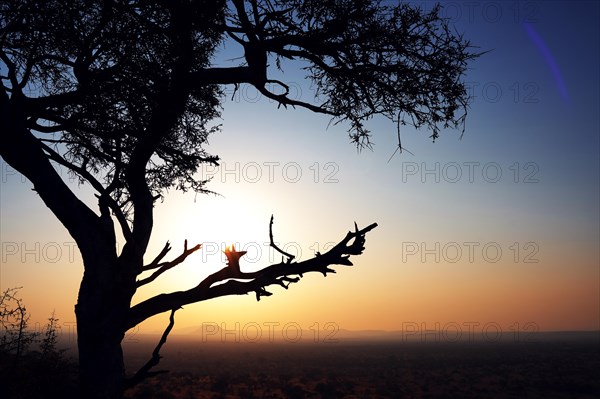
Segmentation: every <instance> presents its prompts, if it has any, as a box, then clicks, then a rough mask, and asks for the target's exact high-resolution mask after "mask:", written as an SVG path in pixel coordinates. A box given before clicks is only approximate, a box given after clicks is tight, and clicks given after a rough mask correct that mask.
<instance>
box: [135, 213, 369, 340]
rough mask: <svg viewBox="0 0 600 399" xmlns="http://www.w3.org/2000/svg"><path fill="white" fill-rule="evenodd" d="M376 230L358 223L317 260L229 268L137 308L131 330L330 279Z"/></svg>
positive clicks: (154, 298)
mask: <svg viewBox="0 0 600 399" xmlns="http://www.w3.org/2000/svg"><path fill="white" fill-rule="evenodd" d="M375 227H377V223H373V224H371V225H369V226H367V227H365V228H364V229H362V230H359V229H358V227H357V226H356V224H355V230H354V231H353V232H352V231H349V232H348V233H347V234H346V236H345V237H344V238H343V239H342V240H341V241H340V242H339V243H338V244H337V245H335V246H334V247H333V248H332V249H331V250H329V251H328V252H326V253H324V254H317V255H316V256H315V257H314V258H311V259H308V260H305V261H302V262H290V263H284V262H281V263H277V264H274V265H270V266H267V267H266V268H264V269H262V270H259V271H256V272H250V273H245V272H242V271H240V270H235V269H234V268H231V267H225V268H223V269H221V270H219V271H217V272H215V273H213V274H211V275H210V276H208V277H207V278H206V279H204V280H203V281H202V282H201V283H200V284H198V286H196V287H194V288H192V289H189V290H187V291H178V292H172V293H169V294H160V295H157V296H155V297H152V298H149V299H147V300H145V301H143V302H141V303H139V304H137V305H135V306H133V307H132V308H131V310H130V315H129V327H130V328H131V327H133V326H135V325H137V324H139V323H141V322H142V321H144V320H145V319H147V318H149V317H151V316H154V315H156V314H159V313H162V312H165V311H167V310H170V309H174V308H179V307H181V306H183V305H186V304H190V303H195V302H201V301H205V300H207V299H212V298H217V297H221V296H226V295H244V294H248V293H251V292H255V293H256V298H257V299H260V298H261V297H263V296H270V295H271V293H270V292H268V291H267V290H266V288H265V287H267V286H269V285H279V286H282V287H284V288H287V287H288V286H289V285H290V284H291V283H295V282H298V281H299V280H300V278H301V277H302V276H303V275H304V274H305V273H309V272H319V273H322V274H323V275H324V276H327V273H335V270H333V269H332V268H330V267H329V266H332V265H344V266H352V262H351V261H350V256H351V255H360V254H362V252H363V251H364V244H365V234H366V233H368V232H369V231H371V230H373V229H374V228H375ZM290 276H297V277H290ZM238 280H247V281H238ZM217 283H218V284H217Z"/></svg>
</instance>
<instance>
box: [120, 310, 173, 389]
mask: <svg viewBox="0 0 600 399" xmlns="http://www.w3.org/2000/svg"><path fill="white" fill-rule="evenodd" d="M177 310H178V309H171V316H169V325H168V326H167V328H166V329H165V331H164V332H163V334H162V336H161V337H160V340H159V341H158V344H157V345H156V348H154V351H153V352H152V357H151V358H150V360H148V362H146V364H144V365H143V366H142V367H141V368H140V369H139V370H138V371H137V372H136V373H135V374H134V376H133V377H131V378H130V379H129V380H127V381H126V382H125V389H129V388H132V387H133V386H135V385H137V384H139V383H140V382H142V381H143V380H145V379H146V378H149V377H153V376H155V375H158V374H164V373H168V372H169V370H157V371H150V370H151V369H152V368H153V367H156V366H157V365H158V363H159V362H160V359H162V356H161V355H160V350H161V348H162V346H163V345H164V344H165V343H166V342H167V337H168V336H169V333H170V332H171V330H172V329H173V326H174V325H175V312H176V311H177Z"/></svg>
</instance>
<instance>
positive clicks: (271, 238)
mask: <svg viewBox="0 0 600 399" xmlns="http://www.w3.org/2000/svg"><path fill="white" fill-rule="evenodd" d="M269 240H271V247H273V248H274V249H275V250H276V251H277V252H279V253H280V254H282V255H283V256H285V257H287V258H288V260H287V263H290V262H291V261H293V260H294V258H295V256H294V255H292V254H290V253H287V252H285V251H283V250H282V249H281V248H279V247H278V246H277V245H275V242H274V241H273V215H271V221H270V222H269ZM281 261H282V262H283V259H282V260H281Z"/></svg>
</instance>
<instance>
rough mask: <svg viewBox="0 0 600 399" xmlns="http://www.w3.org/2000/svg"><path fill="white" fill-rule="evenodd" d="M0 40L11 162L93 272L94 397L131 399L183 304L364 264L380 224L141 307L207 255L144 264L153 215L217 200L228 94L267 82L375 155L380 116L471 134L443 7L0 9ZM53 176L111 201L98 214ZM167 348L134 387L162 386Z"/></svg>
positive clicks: (467, 50) (70, 5)
mask: <svg viewBox="0 0 600 399" xmlns="http://www.w3.org/2000/svg"><path fill="white" fill-rule="evenodd" d="M388 4H389V5H388ZM0 44H1V46H0V47H1V50H0V60H1V63H0V73H1V75H2V77H1V79H2V92H1V93H0V122H1V126H2V140H1V141H0V155H1V156H2V158H3V159H4V160H5V161H6V162H7V163H8V164H9V165H11V166H12V167H13V168H14V169H15V170H17V171H19V172H20V173H22V174H23V175H24V176H26V177H27V178H28V179H29V180H30V181H31V183H32V184H33V186H34V189H35V191H36V192H37V194H38V195H39V196H40V198H41V199H42V200H43V201H44V203H45V204H46V206H47V207H48V208H49V209H50V210H51V211H52V212H53V213H54V215H55V216H56V217H57V218H58V219H59V221H60V222H61V223H62V224H63V225H64V226H65V227H66V228H67V230H68V232H69V233H70V235H71V236H72V237H73V239H74V240H75V241H76V242H77V245H78V248H79V250H80V252H81V255H82V258H83V263H84V265H83V266H84V275H83V279H82V282H81V286H80V290H79V296H78V299H77V305H76V308H75V313H76V317H77V337H78V347H79V361H80V369H81V383H82V392H83V395H84V396H85V397H86V398H116V397H119V396H120V395H121V393H122V391H123V389H124V388H125V387H126V386H127V382H126V380H125V372H124V366H123V354H122V350H121V341H122V340H123V337H124V334H125V332H126V331H127V330H128V329H130V328H132V327H134V326H136V325H137V324H139V323H140V322H142V321H144V320H146V319H147V318H149V317H152V316H154V315H156V314H159V313H162V312H166V311H171V316H173V315H174V313H175V311H176V310H177V309H179V308H180V307H181V306H182V305H185V304H189V303H193V302H198V301H203V300H207V299H211V298H215V297H219V296H224V295H235V294H245V293H248V292H255V293H256V296H257V298H258V299H260V297H261V296H265V295H271V294H270V293H269V292H268V291H267V290H266V288H265V287H267V286H269V285H274V284H275V285H280V286H283V287H286V288H287V286H288V285H289V284H290V283H293V282H296V281H298V279H299V277H301V276H302V275H303V274H304V273H307V272H321V273H323V274H324V275H326V274H327V273H330V272H333V269H331V268H330V266H331V265H336V264H339V265H351V264H352V263H351V262H350V259H349V257H350V256H351V255H358V254H361V253H362V251H363V249H364V248H363V245H364V242H365V234H366V233H367V232H368V231H370V230H371V229H373V228H374V227H375V226H376V225H375V224H372V225H370V226H368V227H366V228H364V229H362V230H361V229H358V227H357V228H356V229H355V231H353V232H349V233H348V234H347V235H346V236H345V237H344V238H343V239H342V240H341V241H340V242H339V244H337V245H336V246H335V247H333V248H332V249H331V250H330V251H329V252H327V253H324V254H317V256H316V257H315V258H313V259H309V260H306V261H303V262H294V261H293V257H292V256H289V255H288V254H285V253H284V252H283V251H280V252H282V254H283V255H284V256H285V257H286V261H282V262H281V263H279V264H275V265H271V266H269V267H266V268H264V269H263V270H261V271H259V272H255V273H243V272H241V271H239V270H237V269H235V268H234V267H226V268H224V269H223V270H221V271H219V272H216V273H214V274H212V275H210V276H209V277H207V278H206V279H205V280H204V281H201V282H199V284H198V285H197V286H196V287H195V288H192V289H189V290H187V291H180V292H172V293H166V294H161V295H157V296H155V297H152V298H150V299H147V300H145V301H142V302H141V303H139V304H137V305H135V306H131V301H132V297H133V295H134V294H135V293H136V290H137V289H138V288H139V287H140V286H142V285H144V284H147V283H150V282H152V281H153V280H154V279H155V278H157V277H158V276H159V275H160V274H162V273H163V272H165V271H167V270H168V269H170V268H172V267H174V266H176V265H178V264H180V263H181V262H183V261H184V260H185V259H186V257H187V256H189V255H190V254H191V253H193V252H194V251H196V250H198V249H199V248H200V246H199V245H196V246H193V247H188V246H187V242H186V244H185V245H184V248H183V252H182V253H181V255H179V256H178V257H177V258H175V259H174V260H172V261H163V259H164V258H165V256H166V255H167V253H168V252H169V251H170V249H171V246H170V245H169V243H167V244H166V245H165V247H164V248H163V250H162V251H161V252H160V253H159V254H158V255H157V256H156V258H155V259H154V260H153V261H152V262H150V263H149V264H144V262H143V257H144V254H145V252H146V250H147V247H148V242H149V240H150V235H151V233H152V228H153V215H152V211H153V207H154V204H155V202H156V201H157V200H158V199H160V198H161V197H162V196H163V195H164V193H165V191H166V190H167V189H168V188H171V187H175V188H176V189H179V190H183V191H186V190H193V191H195V192H200V193H202V192H205V191H206V188H205V187H206V186H205V183H206V182H205V181H202V180H197V179H196V178H195V177H194V172H195V171H196V170H197V169H198V168H199V166H200V165H202V164H207V163H208V164H217V162H218V160H219V158H218V157H217V156H214V155H210V154H208V153H207V152H206V151H205V150H204V148H203V144H204V143H205V142H206V139H207V137H208V136H209V135H210V134H211V133H213V132H215V131H216V130H218V126H217V125H216V124H214V122H213V121H214V120H215V118H216V117H218V116H219V105H220V104H221V102H222V99H223V92H222V89H223V87H224V86H225V85H235V87H237V85H240V84H248V85H252V86H254V87H255V88H256V89H257V90H258V91H259V92H260V93H262V95H264V96H265V97H267V98H269V99H272V100H275V101H276V102H277V103H278V104H279V105H280V106H284V107H287V106H293V107H302V108H306V109H308V110H310V111H314V112H316V113H321V114H326V115H330V116H331V117H332V118H333V119H334V121H335V122H344V123H347V126H348V130H349V134H350V137H351V140H352V141H353V142H355V143H356V144H357V145H358V146H359V147H362V146H370V141H369V137H370V132H369V131H368V129H367V127H366V126H365V124H364V123H365V121H366V120H368V119H369V118H372V117H374V116H377V115H382V116H385V117H387V118H389V119H390V120H391V121H393V122H394V123H396V124H397V125H398V126H400V125H401V124H404V123H409V124H412V125H414V126H416V127H425V128H427V129H428V130H430V131H431V132H432V135H431V137H432V138H433V139H435V138H436V137H438V134H439V132H440V129H441V128H444V127H448V126H452V127H458V126H460V125H461V124H462V123H463V121H464V117H465V115H466V109H467V100H468V98H467V97H468V96H467V93H466V90H465V86H464V84H463V83H462V81H461V78H462V75H463V73H464V71H465V68H466V64H467V62H468V61H469V60H470V59H472V58H474V57H476V56H477V54H476V53H474V52H473V51H472V49H471V47H470V45H469V43H468V42H467V41H465V40H464V39H463V38H462V37H461V36H460V35H458V34H456V33H455V32H454V31H453V29H452V28H451V26H449V24H448V21H446V20H445V19H443V18H441V17H440V15H439V8H438V7H435V8H433V9H432V10H430V11H424V10H422V9H419V8H418V7H416V6H414V5H408V4H401V3H400V4H396V3H392V2H390V3H386V2H382V3H380V2H377V1H364V0H359V1H349V0H308V1H299V0H249V1H245V0H234V1H224V0H220V1H219V0H216V1H213V0H19V1H14V0H0ZM219 45H225V46H227V47H228V48H231V49H232V51H233V50H234V49H235V47H236V46H237V48H239V54H240V62H239V64H237V65H234V66H225V65H215V64H214V62H215V59H216V58H215V52H216V50H217V47H218V46H219ZM289 60H299V61H302V62H303V64H302V65H303V66H305V68H304V69H303V71H304V72H305V73H306V76H307V78H308V79H309V80H310V81H311V82H312V83H313V84H314V87H316V90H317V96H316V99H315V101H314V102H303V101H300V100H298V99H294V98H292V97H291V96H289V88H288V85H287V84H286V83H285V82H283V81H280V80H276V79H273V78H272V73H273V70H274V69H282V70H283V69H285V68H287V67H290V66H291V67H296V68H298V64H295V63H286V61H289ZM275 87H280V89H278V90H276V91H272V90H270V88H271V89H272V88H275ZM398 145H399V146H400V142H399V143H398ZM400 148H401V147H400ZM53 164H58V165H60V166H61V167H63V168H66V169H67V170H68V171H69V172H70V173H72V174H73V175H75V176H76V177H77V178H78V179H79V181H80V182H83V183H86V184H89V185H90V186H91V187H92V188H93V189H94V190H95V192H96V195H97V200H98V204H97V209H96V210H94V209H91V208H90V207H89V206H87V205H86V204H85V203H84V202H83V201H82V200H81V199H80V198H78V197H77V195H76V194H75V193H74V192H73V191H72V190H71V189H70V188H69V186H68V185H67V184H65V182H64V181H63V179H61V177H60V176H59V174H58V173H57V172H56V170H55V169H54V168H53ZM116 229H118V230H120V233H121V234H122V236H123V238H124V241H125V244H124V246H123V247H122V249H121V250H120V252H119V251H118V250H117V246H116V231H115V230H116ZM271 237H272V232H271ZM273 246H274V247H275V245H274V244H273ZM275 248H276V247H275ZM276 249H277V250H279V249H278V248H276ZM144 273H147V274H146V277H141V275H142V274H144ZM291 276H295V277H291ZM234 277H241V278H244V279H247V280H246V281H244V282H240V281H235V280H231V278H234ZM226 280H227V281H226ZM225 281H226V282H225ZM217 282H219V283H222V284H218V285H215V283H217ZM223 282H224V283H223ZM172 323H173V317H171V322H170V324H169V328H168V329H167V331H166V332H165V335H164V336H163V338H165V339H166V334H168V331H170V328H172ZM162 343H164V340H161V344H159V346H158V347H157V350H156V351H155V356H153V357H152V359H151V360H150V362H149V363H148V364H147V365H146V366H147V367H146V368H145V369H142V370H140V372H139V373H138V374H136V378H135V379H136V380H139V379H141V378H144V377H145V376H148V375H151V374H152V372H151V371H150V368H151V367H152V366H153V365H154V362H157V361H158V353H157V352H158V350H159V349H160V346H161V345H162Z"/></svg>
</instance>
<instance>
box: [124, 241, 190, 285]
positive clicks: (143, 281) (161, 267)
mask: <svg viewBox="0 0 600 399" xmlns="http://www.w3.org/2000/svg"><path fill="white" fill-rule="evenodd" d="M200 247H202V245H201V244H198V245H196V246H194V247H192V248H189V249H188V247H187V240H185V242H184V244H183V253H182V254H181V255H179V256H178V257H177V258H175V259H173V260H172V261H170V262H164V263H159V264H157V265H155V266H153V265H152V264H153V263H154V262H158V261H159V260H160V259H162V258H163V257H164V256H165V255H166V254H167V252H169V250H170V249H171V247H170V246H169V243H168V242H167V244H166V245H165V247H164V248H163V250H162V251H161V253H160V254H159V255H158V256H157V257H156V259H154V261H153V262H152V263H151V264H150V265H148V266H146V267H145V269H146V270H150V269H153V268H158V270H156V271H155V272H154V273H152V274H151V275H150V276H149V277H146V278H144V279H141V280H138V281H137V282H136V287H141V286H142V285H146V284H148V283H151V282H152V281H154V280H156V278H157V277H158V276H160V275H161V274H163V273H164V272H166V271H167V270H169V269H172V268H173V267H175V266H177V265H178V264H180V263H181V262H183V261H184V260H185V258H187V257H188V256H189V255H190V254H192V253H194V252H196V251H197V250H199V249H200Z"/></svg>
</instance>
